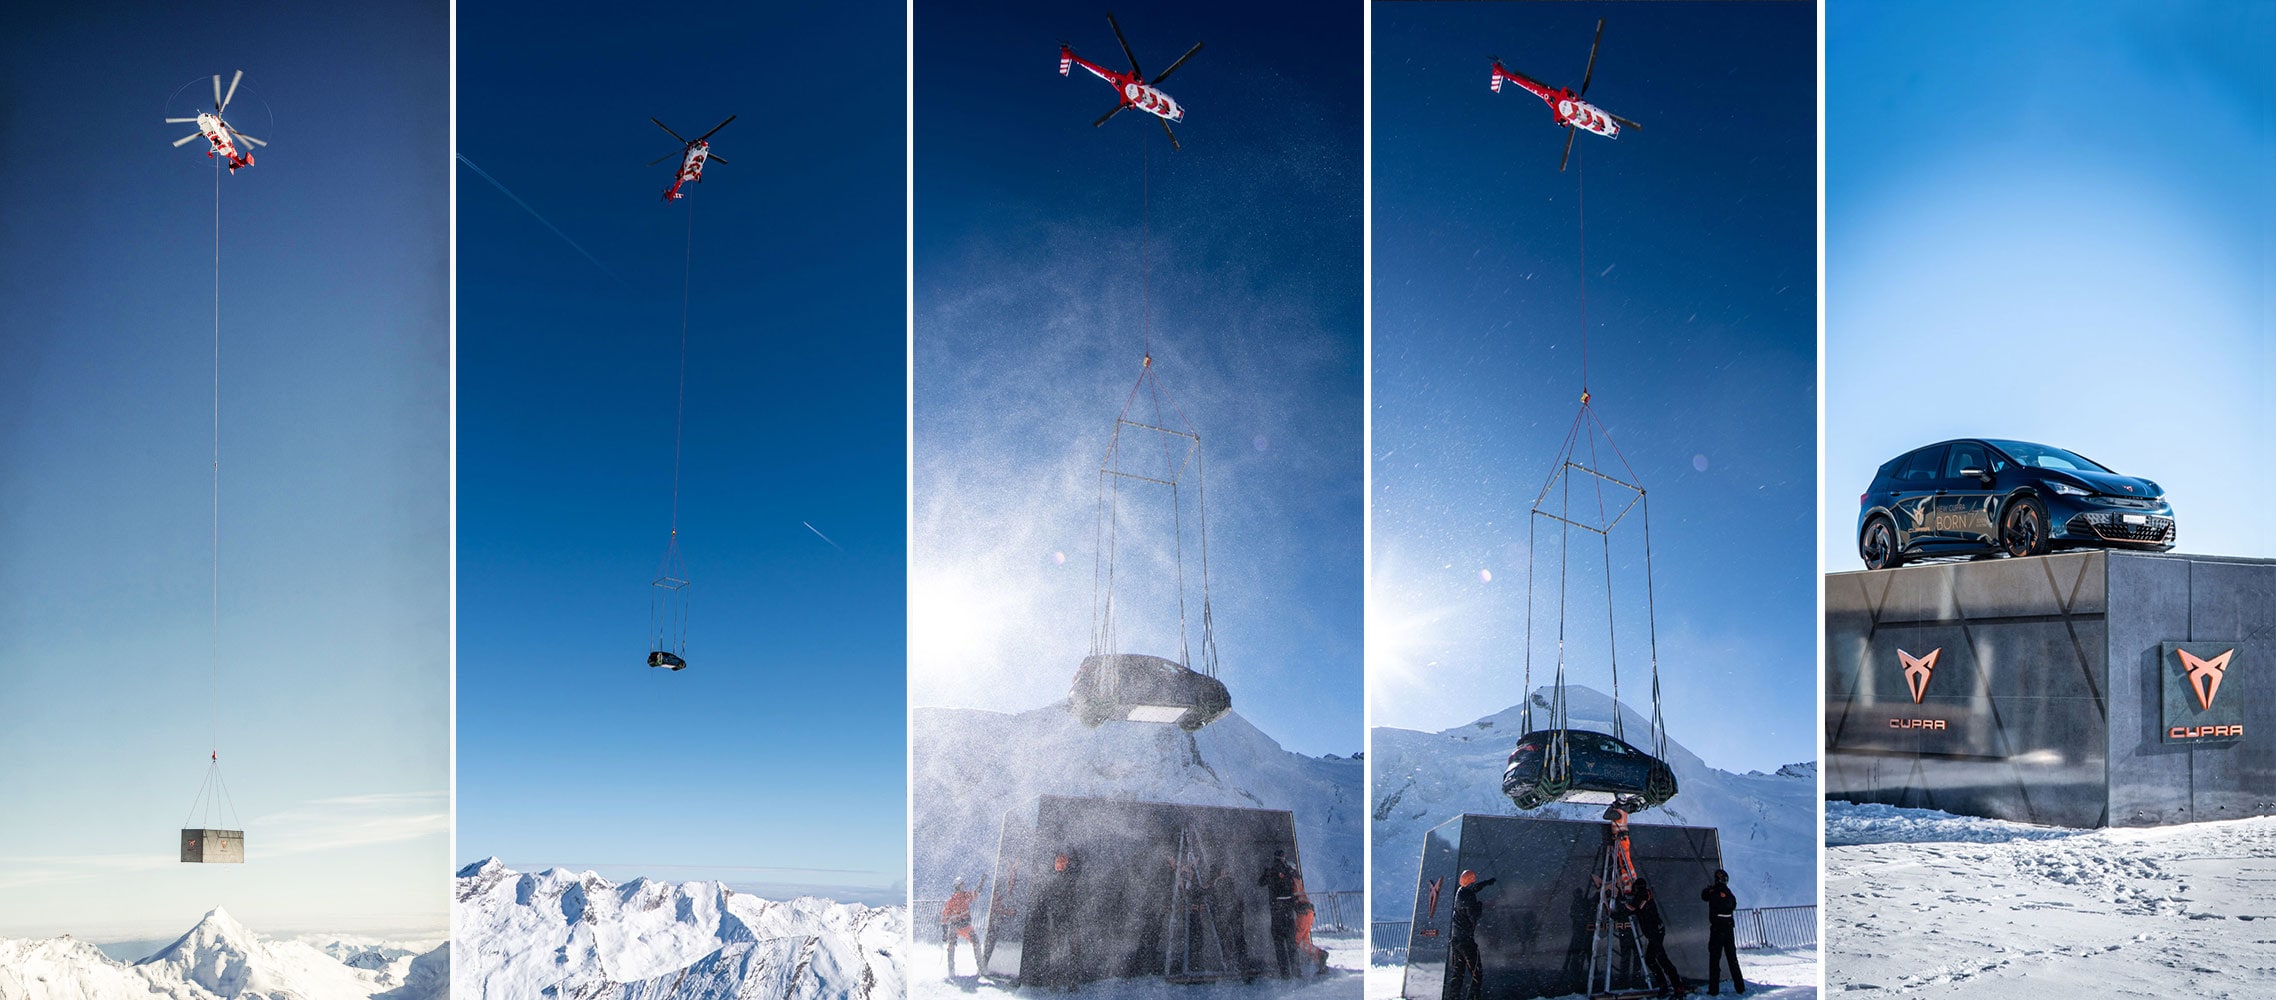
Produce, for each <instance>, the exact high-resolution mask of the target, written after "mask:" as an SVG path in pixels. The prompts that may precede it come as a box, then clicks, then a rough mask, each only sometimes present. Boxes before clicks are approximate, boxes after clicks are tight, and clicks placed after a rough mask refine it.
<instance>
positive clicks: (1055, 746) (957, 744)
mask: <svg viewBox="0 0 2276 1000" xmlns="http://www.w3.org/2000/svg"><path fill="white" fill-rule="evenodd" d="M909 745H910V756H911V759H912V760H913V761H914V767H913V770H912V772H911V773H910V776H909V777H910V782H911V787H912V789H913V791H914V794H913V799H914V806H913V816H912V818H913V820H914V823H913V830H914V836H913V838H912V840H913V842H914V843H913V845H912V850H913V855H914V861H915V878H916V881H915V895H917V896H919V897H945V896H947V895H948V892H949V887H950V885H951V884H952V883H953V882H954V881H955V880H956V878H957V876H960V875H961V876H964V877H966V878H975V879H976V878H977V877H978V876H980V875H982V874H984V873H986V872H988V871H989V870H990V868H991V867H992V866H993V864H994V862H995V858H996V841H997V836H998V834H999V833H1000V832H1001V830H1002V828H1003V817H1004V811H1005V810H1006V809H1009V808H1011V807H1013V806H1014V805H1017V804H1019V803H1022V802H1027V801H1029V800H1032V799H1034V798H1035V797H1036V796H1039V795H1046V794H1049V795H1066V796H1078V797H1100V798H1120V799H1134V800H1139V801H1146V802H1173V803H1179V804H1183V805H1199V806H1238V807H1243V808H1249V809H1286V810H1288V811H1289V812H1291V813H1293V814H1294V816H1295V820H1296V850H1297V853H1298V856H1299V858H1300V860H1302V862H1303V867H1304V879H1305V887H1306V888H1307V889H1309V890H1311V891H1313V892H1332V891H1339V890H1350V889H1357V888H1359V886H1360V884H1361V877H1362V876H1361V867H1360V865H1361V859H1360V855H1361V848H1360V843H1361V841H1360V836H1361V833H1360V826H1361V824H1362V823H1363V822H1364V821H1365V810H1364V806H1363V804H1362V803H1363V802H1364V795H1363V793H1362V792H1361V787H1362V786H1361V778H1362V772H1361V768H1362V767H1363V766H1365V762H1364V761H1361V760H1356V759H1343V758H1334V757H1325V758H1323V757H1307V756H1304V755H1303V754H1299V753H1293V752H1290V751H1288V750H1285V749H1282V748H1281V746H1280V744H1279V743H1277V742H1275V741H1274V740H1273V739H1272V737H1270V736H1267V735H1265V734H1264V733H1263V732H1262V731H1261V730H1259V729H1257V728H1256V727H1255V726H1254V725H1251V724H1250V723H1249V721H1248V720H1247V719H1244V718H1242V717H1241V715H1240V713H1239V712H1237V711H1236V712H1230V713H1227V714H1226V715H1225V717H1224V718H1222V719H1219V720H1218V721H1217V722H1215V723H1213V724H1211V725H1210V726H1209V727H1208V728H1205V729H1203V730H1201V731H1199V732H1193V733H1189V732H1185V731H1184V730H1181V729H1178V728H1177V727H1175V726H1163V725H1147V724H1143V723H1132V722H1108V723H1104V724H1102V725H1100V726H1099V727H1098V728H1096V729H1091V728H1087V727H1085V726H1084V725H1083V724H1082V723H1081V722H1080V721H1078V720H1077V719H1076V718H1075V717H1074V714H1073V713H1072V712H1070V711H1069V710H1068V708H1067V703H1066V702H1058V703H1055V704H1052V705H1048V706H1045V707H1043V708H1038V709H1033V710H1030V711H1026V712H1020V713H1017V714H1005V713H1002V712H988V711H981V710H978V709H956V708H918V709H914V710H913V711H912V712H911V713H910V723H909Z"/></svg>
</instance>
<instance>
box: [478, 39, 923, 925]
mask: <svg viewBox="0 0 2276 1000" xmlns="http://www.w3.org/2000/svg"><path fill="white" fill-rule="evenodd" d="M902 23H903V7H902V6H901V5H899V4H898V3H892V2H858V3H840V4H808V5H793V6H763V7H750V8H735V9H732V10H730V9H728V8H715V9H713V10H711V11H710V12H709V13H707V14H705V15H703V16H700V17H696V16H689V15H686V14H685V13H683V12H666V11H658V12H656V13H655V14H654V15H653V16H650V15H646V14H643V15H639V16H627V13H626V11H625V10H624V9H623V7H622V6H621V5H611V4H572V5H569V6H560V5H551V4H549V5H534V4H486V5H475V4H470V5H467V6H465V7H463V8H461V10H460V13H459V51H460V53H461V57H460V62H459V90H458V96H459V144H460V151H461V152H462V153H463V154H464V155H465V156H467V157H468V158H470V159H471V160H473V161H474V162H475V163H477V164H479V165H480V167H481V168H482V170H484V171H486V172H488V173H489V174H490V176H492V177H494V178H496V179H497V180H498V181H499V182H500V183H502V184H504V185H505V186H506V187H508V188H510V189H511V190H512V191H513V192H514V193H515V194H516V195H518V196H519V197H520V198H521V199H522V200H523V201H524V202H526V203H527V204H528V205H529V206H530V208H531V209H533V210H534V211H536V212H537V213H540V214H542V215H543V217H544V218H545V219H547V220H548V221H550V222H551V224H552V225H553V226H556V227H558V228H559V229H560V230H561V232H562V233H564V234H566V236H567V238H568V239H569V240H574V241H575V242H576V243H577V244H578V245H579V246H582V247H583V248H584V250H585V251H586V252H589V253H590V254H591V255H592V256H593V257H595V258H597V259H598V260H599V261H600V262H601V264H600V265H596V264H595V263H593V262H592V261H589V260H587V259H586V258H585V257H584V256H582V255H581V254H580V253H579V251H578V250H577V249H575V248H573V247H572V246H571V245H570V243H569V242H568V241H567V240H565V239H564V238H563V237H562V236H557V235H555V233H553V232H552V231H550V230H548V229H547V228H546V226H545V225H544V224H542V223H540V222H539V221H538V220H537V219H536V218H533V217H532V215H531V214H530V212H527V211H525V210H524V209H523V208H522V207H520V206H517V205H516V204H514V203H513V202H512V201H510V200H509V199H508V198H507V197H506V196H505V195H504V194H502V193H500V192H499V190H498V189H497V188H495V187H493V186H491V184H490V183H489V182H488V181H485V180H483V179H482V178H481V177H479V176H477V175H476V174H475V173H474V172H473V171H471V170H466V169H462V170H461V171H460V173H459V222H458V225H459V228H458V238H459V354H458V360H459V380H458V389H459V406H460V410H459V423H458V444H459V460H458V468H459V522H458V527H459V536H458V537H459V619H458V620H459V661H458V662H459V669H458V707H459V729H458V731H459V743H458V776H459V780H458V824H459V825H458V840H457V854H458V856H459V858H460V860H461V861H470V860H478V859H480V858H483V857H486V856H490V855H496V856H499V857H502V858H504V859H505V860H506V861H507V862H509V863H512V864H515V865H518V866H542V865H552V864H560V865H567V866H574V867H580V868H583V867H593V868H597V869H599V870H600V871H601V872H602V873H603V874H605V875H608V876H610V877H615V878H624V877H630V876H633V875H649V876H658V877H669V878H698V877H707V878H720V879H725V880H727V881H730V882H733V883H737V884H743V885H751V886H756V887H769V888H767V889H766V891H775V892H781V891H785V887H794V886H795V887H816V888H817V891H825V892H830V893H835V894H838V895H840V896H844V897H848V898H854V897H861V898H877V897H878V895H879V894H880V893H882V892H885V891H886V890H887V889H890V888H891V887H894V886H898V884H899V883H900V881H901V879H902V876H903V872H904V871H905V868H906V862H905V860H904V858H905V850H904V845H905V843H906V839H905V838H906V833H905V828H906V820H905V810H904V808H903V803H904V801H905V799H904V784H905V782H904V771H905V760H906V749H905V745H906V737H905V731H906V730H905V672H904V657H905V651H904V640H903V635H904V631H905V629H904V623H905V620H906V616H905V613H904V607H905V604H904V593H905V591H904V585H905V575H904V565H905V558H906V555H905V535H904V523H905V522H904V516H903V515H904V506H905V500H904V484H905V465H904V439H905V430H904V422H903V414H904V405H903V402H904V398H905V396H904V373H905V370H906V369H905V364H904V358H905V343H906V341H905V325H904V323H905V313H904V309H903V295H902V289H903V281H904V274H905V271H904V257H903V252H904V246H905V244H904V242H903V241H904V231H905V230H904V217H903V204H904V199H903V197H902V191H903V183H904V180H903V178H904V164H905V156H904V143H903V122H904V120H905V119H904V115H903V111H902V108H903V98H902V94H903V92H902V74H901V71H900V66H901V61H902V48H901V42H900V39H901V38H902V34H903V32H902ZM729 114H739V115H741V117H740V118H739V119H737V120H736V121H735V123H734V124H732V125H730V126H728V127H727V128H726V129H725V130H724V131H722V132H720V133H719V134H718V135H717V136H715V137H714V138H713V140H712V142H713V150H714V151H715V152H716V153H718V154H719V155H722V156H724V157H726V158H727V160H728V161H729V162H728V163H726V164H721V163H719V162H718V161H716V160H715V161H713V163H712V165H711V166H710V167H709V168H708V169H707V171H706V173H705V179H704V182H703V183H702V184H700V185H689V186H688V187H687V189H686V191H687V193H688V199H687V200H686V201H684V202H680V203H675V204H671V205H666V204H664V203H663V202H661V201H660V200H659V195H660V193H661V191H662V190H663V189H664V187H665V186H666V185H667V184H668V183H669V182H670V179H671V175H672V171H673V164H672V163H669V162H667V163H664V164H659V165H657V166H654V167H650V166H646V164H647V162H648V161H649V160H652V159H655V158H656V157H659V156H664V155H667V154H674V153H676V151H677V149H678V146H677V144H676V143H674V142H673V141H672V140H671V138H670V137H669V136H666V135H665V134H664V133H663V132H661V131H659V130H658V129H657V128H656V127H655V126H653V125H651V124H649V123H648V117H649V116H651V115H653V116H656V117H658V118H660V119H662V120H663V121H664V122H665V123H666V124H668V125H671V126H672V127H673V128H674V129H676V130H678V131H679V132H680V133H681V134H682V135H687V136H690V137H693V136H694V135H696V134H697V133H700V132H701V131H702V130H704V129H708V128H710V127H711V126H712V125H713V124H715V123H716V122H718V121H719V120H720V119H722V118H725V117H727V116H728V115H729ZM691 207H692V210H693V211H694V213H695V214H694V219H693V224H694V258H693V259H694V272H693V277H692V285H693V293H692V306H691V307H690V308H691V316H692V318H691V320H690V327H689V333H688V384H687V437H686V464H685V477H684V485H683V493H682V499H681V511H680V527H681V538H682V547H683V550H684V552H685V554H686V557H687V564H688V567H689V572H690V573H691V575H692V579H693V580H694V587H693V591H692V608H693V616H692V622H691V624H690V626H689V628H688V640H687V641H688V660H689V663H690V664H691V665H690V666H689V668H688V669H687V670H685V671H683V672H680V673H677V674H674V673H670V672H667V671H661V670H651V669H649V668H648V667H647V666H646V665H645V657H646V655H647V653H648V647H647V645H646V641H647V639H646V629H647V624H648V608H649V590H650V588H649V580H650V578H651V576H652V574H653V571H654V569H655V566H656V562H657V559H658V557H659V556H660V555H661V554H662V551H663V547H664V544H665V540H666V537H667V533H668V531H669V522H670V516H671V513H670V506H671V477H672V464H671V463H672V426H673V392H674V384H675V383H674V379H675V377H676V365H677V363H678V354H677V351H678V338H679V326H680V309H681V281H682V278H683V261H684V259H685V258H684V254H685V253H686V249H685V248H686V246H687V242H686V241H687V239H688V229H687V227H688V225H689V217H688V212H689V211H690V209H691ZM803 522H811V523H812V525H813V526H814V528H816V529H819V530H820V531H821V532H822V533H824V534H826V535H828V536H829V538H830V539H832V540H834V541H835V542H836V543H837V545H838V546H842V547H843V551H840V550H839V549H838V548H836V547H833V546H832V545H831V544H830V543H829V542H825V541H824V540H823V539H822V538H819V537H817V536H816V535H815V534H814V533H813V532H811V531H809V530H808V529H807V527H806V526H805V524H804V523H803ZM762 869H765V870H762ZM893 891H897V890H893Z"/></svg>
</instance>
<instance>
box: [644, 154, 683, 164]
mask: <svg viewBox="0 0 2276 1000" xmlns="http://www.w3.org/2000/svg"><path fill="white" fill-rule="evenodd" d="M679 155H682V154H679V153H665V154H664V155H662V156H659V157H657V158H655V159H653V160H650V161H648V165H649V166H651V167H653V166H655V165H656V164H659V163H662V162H664V161H665V160H669V159H671V158H672V157H675V156H679Z"/></svg>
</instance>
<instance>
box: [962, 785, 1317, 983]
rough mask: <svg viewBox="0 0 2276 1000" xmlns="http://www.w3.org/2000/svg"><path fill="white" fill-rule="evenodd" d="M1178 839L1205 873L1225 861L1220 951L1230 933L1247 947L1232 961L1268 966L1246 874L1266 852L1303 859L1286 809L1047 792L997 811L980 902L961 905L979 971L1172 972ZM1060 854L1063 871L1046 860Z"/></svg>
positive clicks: (1254, 892) (1262, 916)
mask: <svg viewBox="0 0 2276 1000" xmlns="http://www.w3.org/2000/svg"><path fill="white" fill-rule="evenodd" d="M1181 841H1182V842H1183V843H1184V844H1185V845H1186V846H1187V847H1188V848H1189V849H1191V850H1192V851H1194V856H1193V857H1192V858H1189V859H1188V860H1189V861H1198V863H1199V865H1200V867H1201V868H1202V870H1203V871H1204V872H1205V873H1207V874H1214V873H1215V871H1216V869H1217V868H1218V866H1219V865H1223V866H1224V867H1225V869H1226V871H1227V875H1228V883H1227V884H1228V886H1229V888H1230V890H1231V891H1230V892H1228V893H1226V894H1225V898H1222V899H1220V900H1218V901H1217V905H1218V906H1219V907H1220V908H1222V909H1223V910H1224V911H1225V912H1223V913H1222V914H1220V915H1218V916H1217V917H1216V920H1217V921H1219V922H1220V923H1219V924H1218V927H1219V928H1221V933H1217V938H1220V939H1222V940H1223V941H1224V945H1223V951H1224V952H1225V953H1226V954H1227V956H1228V957H1229V958H1230V957H1231V956H1232V955H1233V953H1235V952H1236V951H1239V950H1240V949H1238V948H1236V947H1235V943H1234V942H1235V940H1236V939H1237V940H1238V942H1239V943H1240V944H1245V946H1246V948H1245V950H1246V953H1247V962H1246V970H1241V971H1256V972H1262V973H1264V974H1267V975H1269V974H1271V973H1272V972H1273V971H1274V969H1273V952H1272V924H1271V914H1270V909H1269V906H1268V903H1267V899H1266V894H1265V890H1264V889H1263V888H1262V887H1260V886H1259V885H1257V878H1258V876H1259V875H1261V874H1263V872H1264V870H1265V868H1266V866H1268V865H1269V864H1271V862H1272V855H1273V852H1274V851H1281V852H1284V853H1285V855H1286V857H1287V859H1288V863H1289V864H1290V865H1291V866H1294V867H1295V868H1296V869H1297V871H1299V872H1301V871H1302V870H1303V860H1302V858H1301V857H1299V856H1298V855H1297V853H1296V820H1295V817H1294V816H1293V815H1292V814H1291V813H1289V812H1288V811H1286V810H1281V809H1234V808H1226V807H1221V806H1192V805H1178V804H1174V803H1168V802H1130V801H1123V800H1119V799H1094V798H1068V797H1062V796H1057V795H1046V796H1042V797H1040V798H1038V799H1035V800H1033V801H1032V802H1030V803H1027V804H1025V805H1021V806H1018V807H1014V808H1013V809H1011V810H1010V811H1008V812H1006V813H1005V814H1004V825H1003V833H1002V835H1001V837H1000V839H999V841H998V845H997V851H996V864H995V868H994V871H993V874H992V875H991V877H990V879H989V885H988V890H987V892H985V893H984V894H983V895H984V897H985V898H986V900H987V905H986V909H985V912H984V913H983V912H981V908H980V907H977V906H975V907H974V913H973V915H972V916H973V922H974V924H975V925H977V926H978V927H979V928H980V933H981V942H982V944H981V948H982V955H983V958H982V961H981V969H982V971H983V972H984V973H986V974H987V975H988V976H990V977H993V978H997V979H1003V980H1011V981H1016V982H1019V983H1020V984H1021V985H1048V986H1073V985H1076V984H1080V983H1088V982H1093V981H1096V980H1100V979H1111V978H1121V977H1130V976H1160V975H1164V974H1165V973H1166V972H1169V971H1171V970H1170V968H1169V966H1170V964H1171V963H1170V961H1169V955H1170V953H1171V951H1172V950H1173V946H1174V945H1175V944H1176V943H1177V942H1173V941H1171V940H1169V937H1170V934H1171V931H1172V921H1171V918H1170V917H1169V916H1168V915H1169V914H1170V913H1171V911H1172V905H1171V903H1172V899H1173V894H1174V893H1175V891H1176V885H1177V876H1176V871H1177V868H1176V866H1177V862H1178V860H1179V853H1180V844H1181ZM1060 855H1065V856H1066V857H1068V858H1069V859H1070V864H1069V866H1068V869H1069V870H1066V871H1060V870H1055V867H1056V866H1055V864H1054V862H1055V860H1056V858H1057V857H1059V856H1060ZM1235 925H1238V927H1239V931H1238V932H1237V933H1236V932H1235V930H1234V926H1235ZM1215 930H1216V929H1214V928H1213V931H1215ZM1213 950H1214V949H1213ZM1231 964H1236V965H1237V964H1239V963H1238V961H1237V960H1235V961H1233V962H1232V963H1231Z"/></svg>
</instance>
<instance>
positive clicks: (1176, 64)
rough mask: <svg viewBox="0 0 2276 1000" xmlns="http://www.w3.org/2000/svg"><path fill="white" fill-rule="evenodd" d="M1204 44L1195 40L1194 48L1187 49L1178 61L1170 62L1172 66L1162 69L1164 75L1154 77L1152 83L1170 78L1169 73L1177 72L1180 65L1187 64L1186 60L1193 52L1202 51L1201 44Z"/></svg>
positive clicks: (1191, 56)
mask: <svg viewBox="0 0 2276 1000" xmlns="http://www.w3.org/2000/svg"><path fill="white" fill-rule="evenodd" d="M1202 44H1203V43H1201V42H1195V43H1193V47H1192V48H1190V49H1187V50H1185V54H1184V55H1182V56H1179V57H1178V61H1176V62H1174V63H1171V64H1170V68H1168V69H1165V70H1163V71H1162V75H1160V76H1157V77H1155V78H1154V79H1153V80H1152V81H1150V82H1152V83H1160V82H1162V81H1163V80H1166V79H1168V78H1169V75H1170V74H1172V73H1175V72H1177V71H1178V67H1180V66H1183V65H1185V61H1186V60H1188V59H1191V58H1193V54H1194V53H1196V52H1199V51H1201V46H1202Z"/></svg>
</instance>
